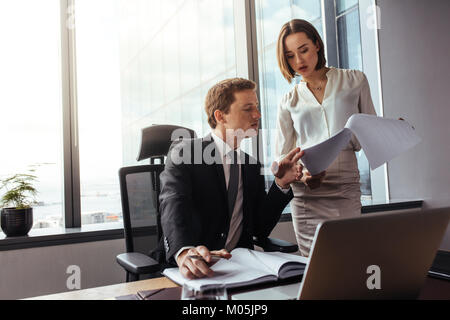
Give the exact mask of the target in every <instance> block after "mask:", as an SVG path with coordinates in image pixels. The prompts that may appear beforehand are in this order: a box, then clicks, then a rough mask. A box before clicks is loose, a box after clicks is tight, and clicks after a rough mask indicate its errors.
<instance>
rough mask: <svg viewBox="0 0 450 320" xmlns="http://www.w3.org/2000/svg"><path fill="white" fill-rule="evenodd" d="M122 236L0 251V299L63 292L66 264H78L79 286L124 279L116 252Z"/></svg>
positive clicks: (120, 249) (121, 248)
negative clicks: (112, 238)
mask: <svg viewBox="0 0 450 320" xmlns="http://www.w3.org/2000/svg"><path fill="white" fill-rule="evenodd" d="M122 252H125V241H124V240H123V239H118V240H109V241H98V242H86V243H78V244H71V245H60V246H51V247H42V248H30V249H21V250H11V251H0V299H22V298H27V297H33V296H40V295H46V294H53V293H59V292H66V291H69V289H68V288H67V286H66V283H67V280H68V278H69V277H70V276H71V275H72V274H73V273H71V274H68V273H66V272H67V268H68V267H69V266H71V265H75V266H78V267H79V268H80V280H81V281H80V284H81V289H87V288H92V287H98V286H105V285H111V284H116V283H121V282H125V271H123V269H122V268H121V267H120V266H119V265H118V264H117V263H116V260H115V259H116V255H117V254H119V253H122Z"/></svg>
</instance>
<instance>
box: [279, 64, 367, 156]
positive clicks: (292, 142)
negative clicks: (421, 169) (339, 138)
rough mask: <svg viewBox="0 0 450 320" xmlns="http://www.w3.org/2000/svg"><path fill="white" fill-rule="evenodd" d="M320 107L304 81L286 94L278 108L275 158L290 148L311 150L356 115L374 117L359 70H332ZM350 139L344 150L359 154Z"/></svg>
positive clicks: (358, 146) (356, 146) (355, 143)
mask: <svg viewBox="0 0 450 320" xmlns="http://www.w3.org/2000/svg"><path fill="white" fill-rule="evenodd" d="M326 76H327V78H328V81H327V85H326V87H325V92H324V96H323V101H322V104H320V103H319V102H318V101H317V99H316V97H315V96H314V95H313V93H312V92H311V91H310V90H309V88H308V87H307V85H306V82H305V81H302V82H300V83H299V84H297V85H296V86H294V88H293V89H292V90H291V91H290V92H288V93H287V94H286V95H285V96H284V97H283V99H282V100H281V102H280V104H279V106H278V116H277V118H278V121H277V138H276V143H275V144H276V156H277V158H279V159H280V158H282V157H284V155H286V154H287V153H288V152H289V151H290V150H292V149H293V148H295V147H297V146H300V147H301V148H302V149H305V148H308V147H311V146H313V145H316V144H318V143H320V142H323V141H325V140H327V139H328V138H330V137H332V136H333V135H335V134H336V133H338V132H339V131H340V130H342V129H343V128H344V126H345V124H346V122H347V120H348V118H350V116H351V115H352V114H355V113H366V114H374V115H376V112H375V108H374V106H373V103H372V98H371V96H370V88H369V83H368V81H367V78H366V76H365V74H364V73H363V72H361V71H358V70H347V69H337V68H333V67H331V68H330V70H329V71H328V72H327V73H326ZM360 149H361V146H360V144H359V142H358V140H357V139H356V138H355V137H354V136H353V137H352V140H351V141H350V143H349V145H348V146H347V148H346V149H345V150H354V151H359V150H360Z"/></svg>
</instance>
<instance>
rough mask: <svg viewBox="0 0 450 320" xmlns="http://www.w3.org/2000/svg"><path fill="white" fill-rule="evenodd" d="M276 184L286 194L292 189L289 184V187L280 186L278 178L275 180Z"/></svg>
mask: <svg viewBox="0 0 450 320" xmlns="http://www.w3.org/2000/svg"><path fill="white" fill-rule="evenodd" d="M274 182H275V184H276V185H277V187H278V189H280V190H281V191H282V192H283V193H284V194H287V193H288V192H289V190H291V187H290V186H289V188H286V189H283V188H282V187H280V186H279V185H278V183H277V181H276V180H274Z"/></svg>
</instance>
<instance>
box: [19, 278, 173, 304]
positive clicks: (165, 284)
mask: <svg viewBox="0 0 450 320" xmlns="http://www.w3.org/2000/svg"><path fill="white" fill-rule="evenodd" d="M177 286H178V285H177V284H176V283H175V282H173V281H171V280H169V279H168V278H165V277H162V278H155V279H147V280H141V281H135V282H128V283H120V284H114V285H111V286H105V287H97V288H91V289H84V290H77V291H71V292H65V293H57V294H51V295H46V296H39V297H33V298H29V299H26V300H105V299H112V298H114V297H119V296H125V295H128V294H135V293H136V292H138V291H141V290H152V289H160V288H172V287H177Z"/></svg>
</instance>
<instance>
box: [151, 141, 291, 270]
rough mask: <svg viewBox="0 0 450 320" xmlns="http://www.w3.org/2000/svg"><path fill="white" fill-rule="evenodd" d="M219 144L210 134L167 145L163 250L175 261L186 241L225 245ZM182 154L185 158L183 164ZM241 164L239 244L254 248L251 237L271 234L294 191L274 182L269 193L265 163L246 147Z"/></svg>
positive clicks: (226, 223)
mask: <svg viewBox="0 0 450 320" xmlns="http://www.w3.org/2000/svg"><path fill="white" fill-rule="evenodd" d="M215 148H216V144H215V143H214V140H213V139H212V137H211V135H208V136H206V137H205V138H202V139H188V140H186V139H185V140H182V141H175V142H174V143H173V144H172V146H171V148H170V150H169V153H168V157H167V161H166V166H165V169H164V171H163V172H162V173H161V175H160V181H161V193H160V198H159V199H160V212H161V225H162V230H163V237H162V238H161V242H160V244H159V250H164V251H165V252H164V253H165V256H166V259H167V261H169V262H171V263H174V262H175V261H174V260H173V258H174V255H175V254H176V253H177V251H178V250H179V249H181V248H182V247H185V246H198V245H204V246H206V247H207V248H208V249H209V250H220V249H223V248H224V247H225V241H226V239H227V236H228V231H229V227H230V217H229V215H228V201H227V190H226V182H225V176H224V172H223V165H222V163H221V160H220V157H219V155H220V153H219V151H218V150H216V149H215ZM195 152H196V154H195V155H194V153H195ZM201 155H203V156H201ZM177 157H178V158H177ZM180 158H183V159H184V162H185V163H180V162H181V161H180ZM194 161H195V163H194ZM186 162H187V163H186ZM242 162H243V163H242ZM241 163H242V164H241V170H242V182H243V229H242V235H241V237H240V240H239V242H238V244H237V246H238V247H245V248H253V242H252V240H253V236H258V237H267V236H269V234H270V232H271V231H272V229H273V228H274V227H275V225H276V224H277V222H278V220H279V218H280V215H281V213H282V211H283V209H284V208H285V207H286V205H287V204H288V203H289V201H290V200H291V199H292V198H293V194H292V191H291V190H290V191H289V192H288V193H287V194H285V193H283V192H282V191H281V190H280V189H279V188H278V187H277V186H276V185H275V183H273V184H272V186H271V188H270V190H269V193H266V191H265V181H264V176H263V175H262V174H261V164H260V163H258V162H257V161H256V160H255V159H254V158H252V157H250V156H249V155H248V154H246V153H244V152H241ZM154 257H156V256H155V255H154ZM159 258H160V257H159Z"/></svg>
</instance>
